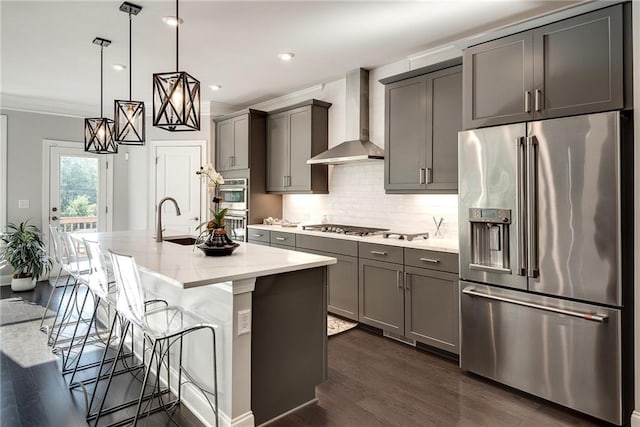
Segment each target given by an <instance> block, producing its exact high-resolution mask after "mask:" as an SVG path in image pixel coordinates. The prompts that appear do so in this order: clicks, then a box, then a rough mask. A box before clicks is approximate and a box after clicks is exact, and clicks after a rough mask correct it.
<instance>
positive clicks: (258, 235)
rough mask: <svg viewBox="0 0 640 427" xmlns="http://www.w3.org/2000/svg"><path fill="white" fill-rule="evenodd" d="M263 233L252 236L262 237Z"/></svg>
mask: <svg viewBox="0 0 640 427" xmlns="http://www.w3.org/2000/svg"><path fill="white" fill-rule="evenodd" d="M262 236H264V234H254V235H253V237H262Z"/></svg>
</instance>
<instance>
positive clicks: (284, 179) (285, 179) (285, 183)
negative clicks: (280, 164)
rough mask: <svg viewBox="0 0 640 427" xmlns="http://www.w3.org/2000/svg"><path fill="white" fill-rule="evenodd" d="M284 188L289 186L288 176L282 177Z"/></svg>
mask: <svg viewBox="0 0 640 427" xmlns="http://www.w3.org/2000/svg"><path fill="white" fill-rule="evenodd" d="M282 186H283V187H286V186H287V176H286V175H282Z"/></svg>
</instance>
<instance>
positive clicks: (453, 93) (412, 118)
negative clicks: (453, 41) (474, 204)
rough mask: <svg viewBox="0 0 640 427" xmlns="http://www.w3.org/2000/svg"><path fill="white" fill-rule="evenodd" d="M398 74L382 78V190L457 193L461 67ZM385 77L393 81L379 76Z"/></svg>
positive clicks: (460, 128) (388, 191)
mask: <svg viewBox="0 0 640 427" xmlns="http://www.w3.org/2000/svg"><path fill="white" fill-rule="evenodd" d="M458 63H459V62H458ZM447 65H450V63H448V64H447ZM414 73H415V72H411V74H414ZM396 78H399V79H400V80H398V81H392V82H390V83H385V84H386V86H385V123H386V127H385V150H386V155H385V190H386V191H387V193H455V192H456V191H457V189H458V132H459V131H460V130H462V66H461V65H456V66H448V67H446V68H444V69H437V70H435V71H430V72H428V73H426V74H424V75H418V76H414V77H409V78H406V79H402V78H403V75H400V76H396ZM389 79H392V80H394V78H388V79H384V80H382V81H383V82H388V81H389Z"/></svg>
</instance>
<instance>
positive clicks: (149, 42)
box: [0, 0, 576, 113]
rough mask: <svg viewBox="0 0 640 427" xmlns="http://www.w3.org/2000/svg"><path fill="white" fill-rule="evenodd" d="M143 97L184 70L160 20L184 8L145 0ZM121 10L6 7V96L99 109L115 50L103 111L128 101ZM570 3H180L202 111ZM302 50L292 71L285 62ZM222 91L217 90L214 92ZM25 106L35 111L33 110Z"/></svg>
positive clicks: (185, 50)
mask: <svg viewBox="0 0 640 427" xmlns="http://www.w3.org/2000/svg"><path fill="white" fill-rule="evenodd" d="M132 2H133V3H136V4H138V5H140V6H142V7H143V9H142V11H141V12H140V14H139V15H138V16H136V17H134V21H133V46H134V47H133V98H134V99H142V100H144V101H147V102H150V101H151V95H152V87H151V76H152V74H153V73H154V72H167V71H174V70H175V29H174V28H171V27H168V26H167V25H166V24H164V23H163V22H162V20H161V18H162V17H163V16H167V15H174V14H175V2H173V1H170V2H167V1H157V0H145V1H139V0H138V1H136V0H133V1H132ZM121 3H122V1H121V0H117V1H68V2H62V1H25V0H21V1H7V0H2V1H0V14H1V22H0V25H1V31H0V37H1V39H0V43H1V48H0V50H1V63H0V71H1V76H0V84H1V86H0V94H1V95H2V96H3V98H2V100H4V101H3V105H4V106H8V104H9V106H10V104H11V103H12V102H14V101H15V100H16V99H18V98H20V99H22V100H23V103H24V102H27V103H28V102H29V101H33V103H34V104H37V103H38V102H39V101H42V102H49V104H51V103H58V104H59V105H73V106H77V107H78V108H79V109H82V108H83V109H84V110H87V109H89V110H91V109H93V110H95V112H96V113H97V112H98V111H97V109H98V108H99V96H100V92H99V75H100V74H99V52H100V48H99V47H98V46H96V45H93V44H92V43H91V41H92V40H93V38H94V37H96V36H100V37H104V38H107V39H110V40H112V42H113V43H112V45H111V46H110V47H108V48H106V49H105V51H104V57H105V74H104V96H105V108H107V109H110V108H112V105H113V104H112V100H113V99H114V98H126V97H127V96H128V77H129V72H128V69H127V70H125V71H121V72H116V71H115V70H113V68H111V65H112V64H114V63H121V64H127V62H128V17H127V15H126V14H125V13H123V12H120V11H119V10H118V7H119V6H120V4H121ZM569 3H576V2H567V1H558V0H555V1H520V0H511V1H483V0H448V1H447V0H444V1H422V2H418V1H413V2H401V1H386V2H381V1H350V2H348V1H333V2H329V1H308V0H305V1H284V2H273V1H233V2H228V1H227V2H221V1H181V2H180V16H181V17H182V18H183V19H184V25H182V26H181V28H180V69H181V71H187V72H189V73H190V74H191V75H193V76H194V77H196V78H197V79H199V80H200V82H201V84H202V93H201V97H202V101H203V102H204V103H208V101H210V100H215V101H218V102H223V103H228V104H233V105H249V104H253V103H256V102H259V101H263V100H266V99H270V98H273V97H276V96H279V95H283V94H286V93H289V92H292V91H295V90H298V89H302V88H306V87H309V86H312V85H314V84H317V83H322V82H328V81H332V80H335V79H337V78H340V77H342V76H343V75H344V74H345V72H346V71H347V70H350V69H353V68H357V67H364V68H374V67H377V66H380V65H383V64H387V63H391V62H394V61H396V60H399V59H402V58H405V57H407V55H410V54H413V53H417V52H420V51H422V50H425V49H429V48H432V47H435V46H439V45H441V44H443V43H446V42H450V41H453V40H458V39H460V38H463V37H465V36H470V35H473V34H477V33H479V32H481V31H484V30H487V29H491V28H495V27H498V26H500V25H504V24H507V23H509V22H514V21H518V20H522V19H526V18H528V17H531V16H536V15H539V14H543V13H546V12H549V11H551V10H555V9H559V8H564V7H566V6H567V5H568V4H569ZM282 51H290V52H295V54H296V57H295V59H294V60H293V61H291V62H290V63H284V62H282V61H280V60H279V59H278V58H277V57H276V54H277V53H278V52H282ZM211 84H219V85H221V86H222V90H220V91H217V92H213V91H211V90H210V89H209V88H208V85H211ZM24 100H26V101H24Z"/></svg>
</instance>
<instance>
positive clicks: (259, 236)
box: [247, 228, 271, 246]
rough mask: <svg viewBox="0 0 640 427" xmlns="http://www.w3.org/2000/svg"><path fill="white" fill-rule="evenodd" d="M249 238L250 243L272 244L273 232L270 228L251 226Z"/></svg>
mask: <svg viewBox="0 0 640 427" xmlns="http://www.w3.org/2000/svg"><path fill="white" fill-rule="evenodd" d="M247 234H248V235H247V240H248V241H249V243H255V244H257V245H264V246H270V245H271V232H270V231H268V230H257V229H255V228H250V229H249V231H248V233H247Z"/></svg>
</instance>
